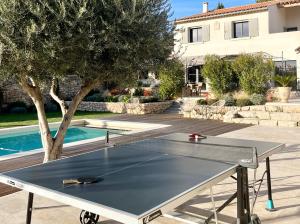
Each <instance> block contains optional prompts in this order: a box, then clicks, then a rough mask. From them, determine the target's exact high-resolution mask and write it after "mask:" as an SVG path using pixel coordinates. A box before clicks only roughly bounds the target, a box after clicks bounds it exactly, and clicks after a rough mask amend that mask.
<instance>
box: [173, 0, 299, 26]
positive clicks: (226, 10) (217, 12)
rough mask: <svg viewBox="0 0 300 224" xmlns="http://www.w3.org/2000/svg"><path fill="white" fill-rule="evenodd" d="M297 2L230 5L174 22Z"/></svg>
mask: <svg viewBox="0 0 300 224" xmlns="http://www.w3.org/2000/svg"><path fill="white" fill-rule="evenodd" d="M299 2H300V0H274V1H267V2H260V3H255V4H250V5H243V6H237V7H231V8H224V9H216V10H213V11H208V12H207V13H199V14H196V15H192V16H187V17H183V18H181V19H178V20H176V23H184V22H192V21H195V20H200V19H204V18H209V17H214V16H221V15H224V14H230V13H238V12H245V11H251V10H259V9H267V7H268V6H270V5H275V4H279V5H286V4H293V3H299Z"/></svg>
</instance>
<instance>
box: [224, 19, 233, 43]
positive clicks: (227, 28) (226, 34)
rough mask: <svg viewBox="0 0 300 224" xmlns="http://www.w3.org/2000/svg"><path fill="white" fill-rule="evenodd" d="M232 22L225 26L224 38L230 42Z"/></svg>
mask: <svg viewBox="0 0 300 224" xmlns="http://www.w3.org/2000/svg"><path fill="white" fill-rule="evenodd" d="M232 34H233V31H232V22H226V23H225V24H224V38H225V40H230V39H231V38H232Z"/></svg>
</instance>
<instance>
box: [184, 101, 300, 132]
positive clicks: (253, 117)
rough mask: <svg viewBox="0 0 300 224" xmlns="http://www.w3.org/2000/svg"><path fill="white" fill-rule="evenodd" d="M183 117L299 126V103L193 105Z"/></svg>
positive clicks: (265, 124)
mask: <svg viewBox="0 0 300 224" xmlns="http://www.w3.org/2000/svg"><path fill="white" fill-rule="evenodd" d="M184 117H189V118H197V119H212V120H223V121H224V122H228V123H243V124H253V125H263V126H281V127H300V105H296V104H277V105H276V104H273V105H272V104H269V105H261V106H247V107H213V106H200V105H197V106H195V107H194V108H193V109H192V110H190V111H185V112H184Z"/></svg>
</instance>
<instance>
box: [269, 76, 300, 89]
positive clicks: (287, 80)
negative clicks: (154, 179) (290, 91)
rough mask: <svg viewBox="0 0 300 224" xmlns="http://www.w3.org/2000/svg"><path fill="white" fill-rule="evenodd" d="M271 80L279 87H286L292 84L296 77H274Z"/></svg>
mask: <svg viewBox="0 0 300 224" xmlns="http://www.w3.org/2000/svg"><path fill="white" fill-rule="evenodd" d="M273 79H274V81H275V82H277V83H278V84H279V85H280V86H282V87H288V86H289V85H290V84H291V83H292V82H294V81H295V80H296V79H297V77H296V76H295V75H285V76H282V75H275V76H274V78H273Z"/></svg>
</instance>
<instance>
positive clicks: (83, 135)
mask: <svg viewBox="0 0 300 224" xmlns="http://www.w3.org/2000/svg"><path fill="white" fill-rule="evenodd" d="M107 130H108V129H99V128H87V127H70V128H69V129H68V131H67V134H66V137H65V141H64V143H71V142H77V141H81V140H88V139H93V138H99V137H104V136H106V132H107ZM113 132H114V133H120V132H123V130H113ZM55 133H56V130H51V135H52V136H54V135H55ZM42 147H43V146H42V141H41V137H40V133H39V131H37V130H36V131H29V132H28V131H26V132H22V133H10V134H5V135H0V156H6V155H11V154H15V153H19V152H26V151H30V150H34V149H40V148H42Z"/></svg>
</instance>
